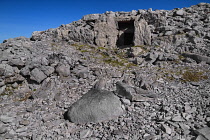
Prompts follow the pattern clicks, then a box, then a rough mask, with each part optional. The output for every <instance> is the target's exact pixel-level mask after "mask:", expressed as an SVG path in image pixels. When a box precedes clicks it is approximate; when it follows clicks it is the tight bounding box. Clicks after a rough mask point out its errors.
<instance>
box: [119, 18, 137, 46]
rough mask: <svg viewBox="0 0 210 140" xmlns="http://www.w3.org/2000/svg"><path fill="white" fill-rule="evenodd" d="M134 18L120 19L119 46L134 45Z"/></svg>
mask: <svg viewBox="0 0 210 140" xmlns="http://www.w3.org/2000/svg"><path fill="white" fill-rule="evenodd" d="M133 39H134V20H129V21H118V39H117V47H119V48H125V47H130V46H132V45H133Z"/></svg>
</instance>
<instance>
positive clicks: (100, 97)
mask: <svg viewBox="0 0 210 140" xmlns="http://www.w3.org/2000/svg"><path fill="white" fill-rule="evenodd" d="M123 112H124V111H123V109H122V105H121V102H120V100H119V98H118V97H117V96H116V95H114V94H113V93H112V92H109V91H106V90H99V89H92V90H90V91H89V92H88V93H86V94H85V95H83V96H82V98H81V99H79V100H78V101H77V102H75V103H74V104H72V105H71V107H70V108H69V109H68V112H67V118H68V119H69V120H70V121H72V122H74V123H91V122H101V121H105V120H110V119H113V118H115V117H118V116H120V115H122V114H123Z"/></svg>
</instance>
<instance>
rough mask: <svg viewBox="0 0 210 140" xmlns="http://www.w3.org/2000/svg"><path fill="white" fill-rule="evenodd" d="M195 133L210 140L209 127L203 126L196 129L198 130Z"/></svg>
mask: <svg viewBox="0 0 210 140" xmlns="http://www.w3.org/2000/svg"><path fill="white" fill-rule="evenodd" d="M196 133H197V134H198V135H201V136H203V137H204V138H206V139H207V140H210V128H209V127H204V128H201V129H198V130H196Z"/></svg>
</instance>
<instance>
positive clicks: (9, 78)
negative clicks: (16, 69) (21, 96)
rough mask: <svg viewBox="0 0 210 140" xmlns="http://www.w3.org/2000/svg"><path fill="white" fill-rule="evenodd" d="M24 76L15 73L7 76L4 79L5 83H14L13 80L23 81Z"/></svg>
mask: <svg viewBox="0 0 210 140" xmlns="http://www.w3.org/2000/svg"><path fill="white" fill-rule="evenodd" d="M24 80H25V78H24V77H23V76H21V75H19V74H15V75H14V76H11V77H8V78H6V79H5V83H6V84H11V83H15V82H22V81H24Z"/></svg>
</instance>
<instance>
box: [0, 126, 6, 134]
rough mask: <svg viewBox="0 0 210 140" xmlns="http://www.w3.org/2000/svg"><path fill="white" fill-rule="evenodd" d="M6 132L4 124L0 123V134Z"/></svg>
mask: <svg viewBox="0 0 210 140" xmlns="http://www.w3.org/2000/svg"><path fill="white" fill-rule="evenodd" d="M6 132H7V127H6V126H4V125H0V134H4V133H6Z"/></svg>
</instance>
